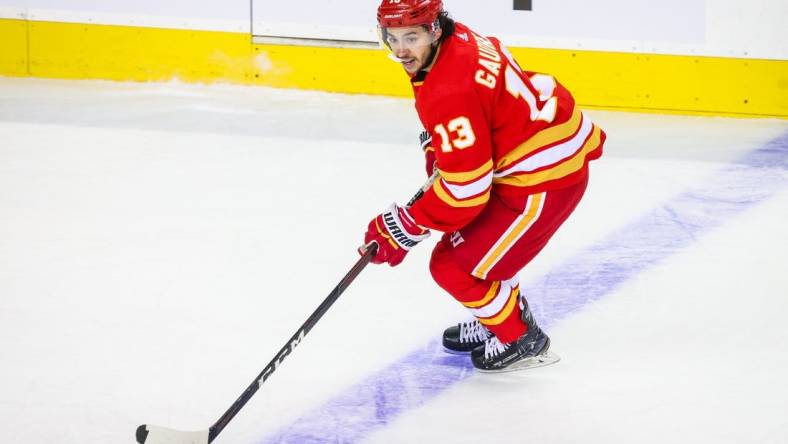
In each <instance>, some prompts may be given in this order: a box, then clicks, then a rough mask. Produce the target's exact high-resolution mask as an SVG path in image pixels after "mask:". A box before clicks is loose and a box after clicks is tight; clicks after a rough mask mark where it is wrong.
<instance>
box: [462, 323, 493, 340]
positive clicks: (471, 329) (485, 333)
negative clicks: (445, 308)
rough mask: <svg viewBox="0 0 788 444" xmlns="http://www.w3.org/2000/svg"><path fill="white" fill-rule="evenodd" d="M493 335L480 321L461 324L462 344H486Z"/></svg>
mask: <svg viewBox="0 0 788 444" xmlns="http://www.w3.org/2000/svg"><path fill="white" fill-rule="evenodd" d="M491 335H492V333H490V330H487V327H485V326H484V325H482V323H481V322H479V321H478V320H473V321H471V322H463V323H461V324H460V342H461V343H463V342H484V341H486V340H487V338H489V337H490V336H491Z"/></svg>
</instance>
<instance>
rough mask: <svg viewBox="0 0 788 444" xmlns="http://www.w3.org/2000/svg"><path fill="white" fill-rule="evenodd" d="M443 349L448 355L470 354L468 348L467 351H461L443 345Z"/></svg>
mask: <svg viewBox="0 0 788 444" xmlns="http://www.w3.org/2000/svg"><path fill="white" fill-rule="evenodd" d="M443 351H444V353H448V354H450V355H459V356H462V355H465V356H468V355H470V354H471V352H470V350H469V351H467V352H463V351H457V350H452V349H450V348H446V347H443Z"/></svg>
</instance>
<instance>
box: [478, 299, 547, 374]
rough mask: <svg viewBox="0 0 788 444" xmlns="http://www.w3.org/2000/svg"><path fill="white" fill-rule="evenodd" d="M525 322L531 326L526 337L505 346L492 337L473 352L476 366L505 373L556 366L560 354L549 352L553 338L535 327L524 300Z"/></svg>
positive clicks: (484, 369) (488, 370) (486, 370)
mask: <svg viewBox="0 0 788 444" xmlns="http://www.w3.org/2000/svg"><path fill="white" fill-rule="evenodd" d="M522 302H523V304H524V307H523V316H522V317H523V321H524V322H525V325H527V326H528V330H527V331H526V332H525V334H524V335H522V336H520V337H519V338H517V340H516V341H514V342H512V343H511V344H502V343H501V341H499V340H498V338H497V337H495V336H492V337H491V338H489V339H488V340H487V341H486V342H485V343H484V346H480V347H478V348H476V349H474V350H473V352H471V362H473V366H474V367H476V368H477V369H478V370H479V371H482V372H504V371H514V370H523V369H527V368H533V367H541V366H544V365H550V364H554V363H556V362H558V361H559V359H560V358H559V357H558V355H556V354H554V353H552V352H550V351H549V350H548V349H549V348H550V338H549V337H547V335H546V334H545V333H544V332H543V331H542V329H541V328H539V326H538V325H536V322H535V321H534V319H533V315H532V314H531V310H530V309H529V308H528V303H526V302H525V299H522Z"/></svg>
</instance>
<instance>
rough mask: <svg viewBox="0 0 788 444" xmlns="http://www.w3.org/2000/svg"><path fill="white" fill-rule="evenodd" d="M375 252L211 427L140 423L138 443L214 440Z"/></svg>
mask: <svg viewBox="0 0 788 444" xmlns="http://www.w3.org/2000/svg"><path fill="white" fill-rule="evenodd" d="M437 176H438V170H437V168H436V169H435V173H433V175H432V177H430V178H429V180H428V181H427V182H426V183H425V184H424V185H423V186H422V187H421V189H419V191H418V192H417V193H416V194H415V195H414V196H413V198H411V200H410V201H409V202H408V204H407V206H411V205H413V203H414V202H416V201H417V200H419V199H420V198H421V196H423V195H424V192H425V191H427V190H428V189H429V187H430V186H432V182H433V181H435V179H436V178H437ZM377 251H378V245H377V244H376V243H374V242H373V243H370V244H369V245H366V246H365V251H364V254H363V255H362V256H361V258H360V259H359V260H358V261H356V264H355V265H353V268H351V269H350V271H349V272H348V273H347V274H346V275H345V277H343V278H342V280H341V281H339V284H337V286H336V287H334V289H333V290H332V291H331V293H329V295H328V296H327V297H326V298H325V299H324V300H323V302H322V303H321V304H320V305H319V306H318V307H317V309H316V310H315V311H314V312H313V313H312V315H311V316H309V318H307V320H306V322H304V324H303V325H301V328H299V329H298V330H297V331H296V332H295V334H294V335H293V336H292V337H291V338H290V340H289V341H287V343H286V344H285V345H284V347H282V349H281V350H279V353H277V354H276V356H274V358H273V359H271V362H269V363H268V365H267V366H265V368H264V369H263V371H262V372H261V373H260V374H259V375H257V378H255V380H254V381H252V383H251V384H250V385H249V387H247V388H246V390H245V391H244V392H243V393H242V394H241V396H240V397H239V398H238V399H237V400H236V401H235V402H234V403H233V405H231V406H230V408H229V409H227V411H226V412H224V414H223V415H222V416H221V418H219V420H218V421H216V422H215V423H214V424H213V425H212V426H211V427H209V428H208V429H207V430H200V431H196V432H185V431H181V430H174V429H168V428H165V427H158V426H153V425H148V424H143V425H141V426H139V427H137V442H138V443H140V444H208V443H211V442H213V440H214V439H216V437H217V436H218V435H219V433H221V432H222V430H224V428H225V427H226V426H227V424H228V423H229V422H230V421H231V420H232V419H233V418H234V417H235V415H236V414H237V413H238V412H239V411H241V409H242V408H243V407H244V406H245V405H246V403H247V402H249V400H250V399H251V398H252V396H254V394H255V393H256V392H257V390H259V389H260V386H261V385H262V384H263V383H264V382H265V381H266V380H267V379H268V378H269V377H270V376H271V374H273V373H274V371H276V369H277V368H278V367H279V365H280V364H282V361H284V359H285V358H286V357H287V356H288V355H290V353H292V352H293V350H294V349H295V348H296V346H298V344H300V343H301V341H302V340H303V339H304V336H306V335H307V333H309V331H310V330H312V327H314V326H315V324H317V321H319V320H320V318H322V317H323V315H324V314H325V313H326V312H327V311H328V309H329V308H330V307H331V305H333V304H334V302H335V301H336V300H337V299H338V298H339V296H340V295H341V294H342V293H343V292H344V291H345V289H347V287H349V286H350V284H351V282H353V280H354V279H355V278H356V276H358V275H359V274H360V273H361V271H362V270H363V269H364V267H366V266H367V265H368V264H369V262H370V261H371V260H372V258H373V257H375V254H376V253H377Z"/></svg>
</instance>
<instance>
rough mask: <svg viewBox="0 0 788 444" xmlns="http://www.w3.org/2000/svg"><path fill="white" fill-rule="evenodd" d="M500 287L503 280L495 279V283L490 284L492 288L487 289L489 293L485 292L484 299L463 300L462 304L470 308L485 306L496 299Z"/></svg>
mask: <svg viewBox="0 0 788 444" xmlns="http://www.w3.org/2000/svg"><path fill="white" fill-rule="evenodd" d="M500 288H501V281H494V282H493V284H492V285H491V286H490V289H489V290H487V294H485V295H484V297H483V298H482V299H480V300H478V301H474V302H463V303H462V305H464V306H466V307H468V308H479V307H483V306H485V305H487V304H489V303H490V301H492V300H493V299H495V296H496V295H497V294H498V290H500Z"/></svg>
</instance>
